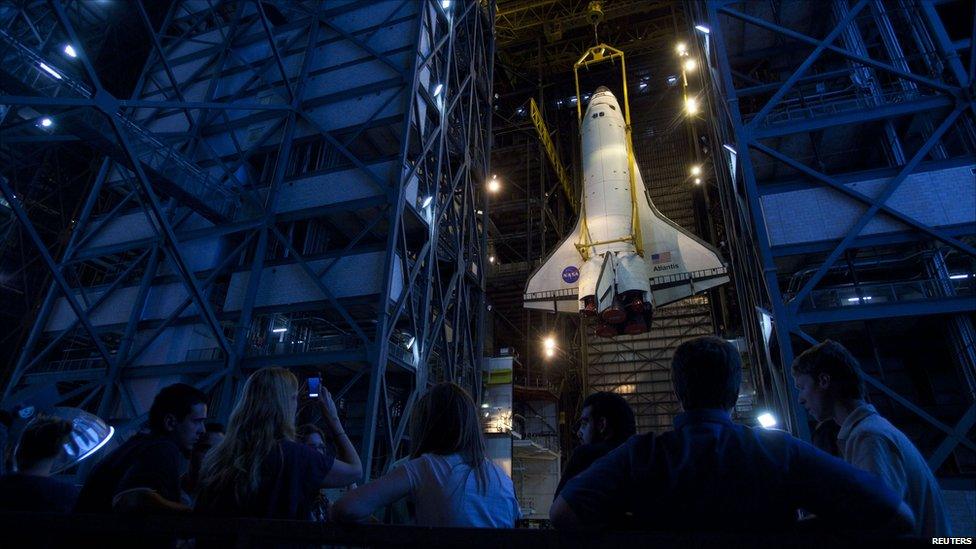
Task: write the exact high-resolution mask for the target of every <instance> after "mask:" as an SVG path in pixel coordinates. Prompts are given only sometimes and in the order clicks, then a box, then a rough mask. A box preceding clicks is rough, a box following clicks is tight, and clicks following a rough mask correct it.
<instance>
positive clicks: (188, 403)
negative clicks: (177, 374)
mask: <svg viewBox="0 0 976 549" xmlns="http://www.w3.org/2000/svg"><path fill="white" fill-rule="evenodd" d="M206 422H207V395H205V394H203V392H202V391H200V390H199V389H197V388H195V387H192V386H190V385H187V384H185V383H176V384H174V385H170V386H169V387H166V388H164V389H163V390H162V391H160V392H159V394H157V395H156V398H155V399H153V403H152V407H151V408H149V428H150V429H151V430H152V432H153V433H154V434H157V435H165V436H169V437H172V438H173V440H174V441H175V442H176V444H177V445H178V446H179V447H180V449H181V450H183V451H184V452H185V453H186V454H187V455H189V454H190V453H191V452H192V451H193V446H194V445H195V444H196V443H197V441H198V440H199V439H200V437H201V436H202V435H203V434H204V433H205V432H206Z"/></svg>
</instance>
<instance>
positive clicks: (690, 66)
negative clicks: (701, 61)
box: [683, 57, 698, 72]
mask: <svg viewBox="0 0 976 549" xmlns="http://www.w3.org/2000/svg"><path fill="white" fill-rule="evenodd" d="M683 67H684V68H685V72H694V70H695V69H696V68H698V62H697V61H695V60H694V59H692V58H690V57H689V58H688V59H685V62H684V65H683Z"/></svg>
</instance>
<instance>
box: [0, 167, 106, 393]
mask: <svg viewBox="0 0 976 549" xmlns="http://www.w3.org/2000/svg"><path fill="white" fill-rule="evenodd" d="M110 165H111V162H110V161H109V160H108V159H105V160H103V161H102V165H101V167H100V168H99V170H98V174H97V175H96V176H95V182H94V183H93V184H92V189H91V191H90V193H89V195H88V198H87V199H85V205H84V206H83V207H82V210H81V215H80V216H79V218H78V223H76V224H75V226H74V230H73V231H72V232H71V236H70V237H69V238H68V245H67V246H66V247H65V251H64V257H65V258H70V257H71V254H72V253H73V252H74V250H75V248H76V246H77V241H78V238H79V237H80V236H81V234H82V233H84V231H85V230H86V229H87V227H88V220H89V218H90V217H91V213H92V210H93V209H94V208H95V205H96V204H97V202H98V195H99V193H100V192H101V190H102V186H103V185H104V184H105V180H106V179H107V178H108V170H109V167H110ZM55 299H56V294H55V287H54V286H53V285H52V286H51V287H50V288H49V289H48V291H47V295H45V297H44V301H43V302H42V304H41V308H40V310H39V311H38V315H37V318H36V319H35V323H34V326H33V327H32V328H31V331H30V333H29V334H28V336H27V341H26V342H25V343H24V348H23V350H22V351H21V352H20V355H19V356H18V357H17V364H16V365H15V366H14V371H13V375H11V377H10V382H9V383H8V385H7V387H6V389H4V393H3V397H4V400H6V399H7V397H9V396H10V394H11V392H12V391H13V390H14V388H15V384H16V382H17V380H18V379H19V377H20V373H21V372H23V370H24V368H25V366H26V364H27V363H28V361H29V360H30V357H31V354H32V353H33V352H34V347H35V346H36V345H37V340H38V339H39V338H40V337H41V334H42V332H43V331H44V323H45V322H46V321H47V317H48V315H49V314H50V312H51V309H52V307H53V306H54V300H55Z"/></svg>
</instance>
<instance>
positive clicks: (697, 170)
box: [691, 164, 702, 175]
mask: <svg viewBox="0 0 976 549" xmlns="http://www.w3.org/2000/svg"><path fill="white" fill-rule="evenodd" d="M701 172H702V170H701V166H699V165H697V164H696V165H694V166H692V167H691V175H701Z"/></svg>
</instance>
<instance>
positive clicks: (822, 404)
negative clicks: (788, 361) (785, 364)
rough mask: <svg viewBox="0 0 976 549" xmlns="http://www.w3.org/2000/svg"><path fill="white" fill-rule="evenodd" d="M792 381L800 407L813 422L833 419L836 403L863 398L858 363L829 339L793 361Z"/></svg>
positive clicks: (848, 352) (841, 346)
mask: <svg viewBox="0 0 976 549" xmlns="http://www.w3.org/2000/svg"><path fill="white" fill-rule="evenodd" d="M793 381H794V382H795V384H796V391H797V399H798V400H799V401H800V406H803V407H804V408H806V410H807V412H808V413H809V414H810V415H811V416H812V417H814V418H815V419H821V420H822V419H827V418H829V417H832V416H833V414H834V405H835V404H836V403H837V402H842V401H850V400H860V399H862V398H864V383H863V381H862V380H861V374H860V367H859V366H858V363H857V359H856V358H854V355H852V354H851V353H850V351H848V350H847V349H845V348H844V346H843V345H841V344H840V343H837V342H836V341H831V340H829V339H828V340H826V341H824V342H823V343H818V344H817V345H814V346H813V347H811V348H809V349H807V350H806V351H804V352H803V354H801V355H800V356H798V357H796V359H795V360H794V361H793Z"/></svg>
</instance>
